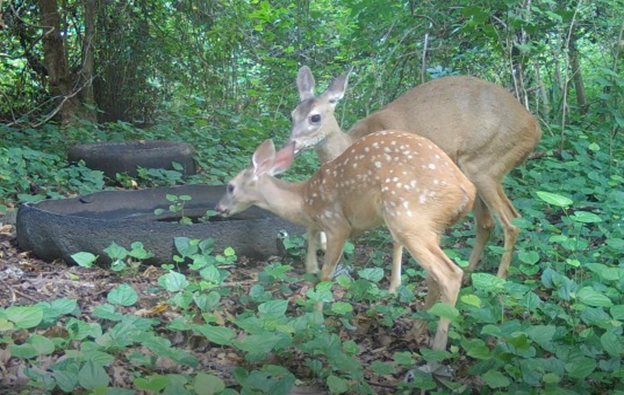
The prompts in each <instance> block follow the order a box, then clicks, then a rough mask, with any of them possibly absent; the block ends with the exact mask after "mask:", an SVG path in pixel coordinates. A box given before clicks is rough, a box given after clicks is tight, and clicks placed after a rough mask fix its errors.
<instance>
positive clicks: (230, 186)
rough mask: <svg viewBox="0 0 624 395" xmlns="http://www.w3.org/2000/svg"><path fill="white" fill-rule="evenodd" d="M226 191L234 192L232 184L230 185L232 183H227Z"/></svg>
mask: <svg viewBox="0 0 624 395" xmlns="http://www.w3.org/2000/svg"><path fill="white" fill-rule="evenodd" d="M227 192H228V193H234V185H232V184H228V186H227Z"/></svg>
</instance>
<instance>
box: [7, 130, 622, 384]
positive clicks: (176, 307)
mask: <svg viewBox="0 0 624 395" xmlns="http://www.w3.org/2000/svg"><path fill="white" fill-rule="evenodd" d="M85 128H86V129H85V130H82V131H71V132H63V133H68V134H66V135H65V137H64V138H66V139H67V140H66V141H72V140H75V139H77V136H78V135H80V134H81V133H85V132H86V131H88V132H89V134H88V135H89V136H92V137H93V140H97V139H99V138H103V136H104V135H106V136H107V137H109V138H110V137H111V136H113V137H115V138H119V139H136V138H142V139H159V138H166V137H167V136H170V135H175V136H176V138H179V139H181V140H186V141H191V142H193V143H194V144H195V145H196V146H197V148H198V155H197V159H198V163H199V164H200V167H201V168H202V171H201V172H200V174H199V175H197V176H194V177H192V178H191V179H190V180H188V181H187V182H205V183H215V184H216V183H223V182H225V181H227V179H228V178H229V177H230V176H231V175H232V174H234V173H236V172H237V171H238V170H240V169H241V168H242V167H243V166H245V165H246V164H247V163H248V158H249V155H250V153H251V151H252V150H253V149H254V148H255V146H256V145H257V143H259V142H260V141H262V140H263V139H264V138H266V137H269V135H266V133H259V132H258V129H252V130H251V131H249V132H245V133H241V134H239V135H237V137H236V138H233V137H232V135H233V133H234V132H233V131H231V130H230V131H221V132H217V131H216V130H215V129H214V128H212V127H210V126H209V125H197V124H195V125H193V127H189V128H188V129H184V130H176V131H175V133H172V131H173V127H172V126H171V127H167V126H166V125H164V126H163V125H160V126H158V127H155V128H153V129H151V130H149V129H148V130H138V129H134V128H131V127H128V125H125V124H115V125H107V126H105V127H102V126H100V127H97V128H95V131H94V130H92V129H91V128H89V125H86V126H85ZM102 128H107V130H106V133H103V132H102V131H101V129H102ZM284 130H286V129H284ZM571 131H572V132H573V133H574V134H575V137H574V139H573V140H569V141H568V142H567V144H566V145H565V147H564V149H563V150H560V149H558V148H559V143H560V138H559V137H558V136H551V135H549V134H547V135H546V136H545V137H544V139H543V141H542V143H541V145H540V148H539V151H540V152H539V157H538V158H537V159H531V160H529V161H528V162H527V164H526V165H524V166H523V167H521V168H518V169H515V170H514V171H513V172H512V174H511V175H510V176H509V177H507V179H506V182H505V187H506V191H507V193H508V195H509V196H510V197H512V198H513V200H514V205H515V206H516V207H517V208H518V210H519V211H520V212H521V213H522V215H523V217H522V218H521V219H518V220H516V221H515V224H516V225H517V226H519V227H520V228H521V232H520V236H519V240H518V243H517V251H516V254H515V257H514V264H513V265H512V268H511V274H510V277H509V279H508V280H502V279H499V278H497V277H495V276H493V275H491V274H489V273H491V272H493V271H494V266H495V264H494V263H497V262H498V261H499V260H500V256H501V254H502V252H503V251H502V248H501V247H499V246H497V245H496V243H494V242H491V243H489V244H488V249H487V251H486V253H485V256H484V258H483V260H484V262H485V263H484V264H483V265H482V266H481V267H480V270H481V272H478V273H475V274H473V276H472V284H471V285H470V286H466V287H464V288H463V289H462V291H461V295H460V299H459V302H458V304H457V306H456V307H455V308H448V307H447V306H443V305H436V306H435V307H434V308H433V309H431V310H430V311H428V312H414V311H413V310H412V308H411V307H413V305H414V304H415V303H416V304H417V300H418V299H419V298H420V297H421V296H422V295H421V292H420V291H421V288H420V287H422V272H421V271H420V270H419V269H418V266H417V265H416V264H415V263H414V262H411V261H410V263H409V264H406V265H405V266H404V268H405V269H404V281H403V283H404V284H405V285H404V286H402V288H401V289H400V291H399V293H398V296H397V297H396V298H393V297H390V296H389V295H388V293H387V292H386V291H385V289H386V287H387V285H386V283H385V276H384V273H385V272H387V270H388V268H389V266H388V265H389V262H388V256H389V253H390V251H391V249H390V248H389V246H388V243H387V242H388V239H387V235H386V234H385V233H384V232H383V231H374V232H370V233H369V234H368V235H367V236H365V237H364V238H361V239H359V240H358V241H357V243H355V244H356V245H357V246H358V247H357V248H359V249H361V250H358V251H366V253H360V254H359V255H358V254H357V253H351V254H348V256H347V262H348V263H349V264H351V266H352V270H351V271H350V272H349V273H350V274H342V275H339V276H338V277H337V278H336V279H335V281H334V285H332V284H328V283H321V284H318V285H317V286H316V287H313V286H311V285H310V283H308V282H307V281H306V280H303V279H302V278H301V277H300V276H297V275H295V274H294V273H295V272H301V271H302V270H301V268H300V266H299V267H297V268H296V270H293V265H299V263H300V262H299V261H300V260H301V259H302V247H303V243H302V241H301V239H296V238H294V239H288V240H286V241H285V242H286V246H287V248H288V249H289V251H290V252H291V253H292V256H291V258H290V260H289V261H278V262H270V263H267V264H266V265H265V266H264V267H263V268H260V269H258V275H257V277H256V278H255V279H254V280H253V282H252V283H251V284H250V285H249V287H248V288H245V287H241V286H240V285H236V284H235V283H232V282H230V281H229V279H230V278H231V275H232V272H233V271H235V270H236V265H237V264H238V262H239V260H238V259H237V257H236V254H235V251H233V250H231V249H228V250H226V251H223V252H215V251H213V249H212V244H211V241H209V240H205V241H201V242H200V241H193V240H188V239H184V238H178V239H177V243H176V245H177V247H178V255H177V256H176V257H172V260H171V264H170V265H166V266H165V267H163V268H161V269H159V270H161V271H162V274H161V275H160V277H159V278H158V281H157V283H155V284H152V288H153V292H154V294H155V295H159V296H158V302H159V303H158V305H157V306H156V307H154V310H153V311H151V313H150V314H148V315H147V316H146V315H143V314H138V313H137V311H136V310H133V309H132V307H133V306H135V305H136V304H137V303H138V301H139V300H140V298H142V297H146V295H141V294H139V293H138V292H137V290H135V289H134V288H133V287H132V286H131V285H130V284H129V281H125V280H124V278H128V277H123V276H122V277H120V281H119V285H118V286H117V287H116V288H115V289H113V290H111V291H110V292H109V293H108V294H107V303H104V304H101V305H100V306H97V308H96V309H95V310H94V311H92V312H90V311H81V309H80V308H79V304H78V303H77V302H78V301H76V300H69V299H58V300H54V301H51V302H41V303H37V304H34V305H30V306H7V307H5V308H2V309H1V310H0V333H1V335H2V337H1V338H0V344H2V348H3V349H4V350H5V352H8V353H9V355H10V356H9V358H15V359H17V360H19V361H20V363H22V364H23V365H24V366H25V367H26V370H25V372H26V374H27V376H28V378H29V382H28V383H27V384H26V386H25V387H24V388H23V393H58V392H59V391H60V392H65V393H90V394H126V393H127V394H130V393H135V392H134V390H131V389H128V388H115V387H114V385H112V384H111V383H113V382H114V380H113V375H114V374H115V373H114V369H112V368H111V366H112V365H113V362H114V361H123V364H124V366H125V367H126V369H129V370H130V371H131V374H130V375H131V377H132V378H133V380H132V387H133V388H134V389H135V390H138V391H144V392H145V393H162V394H272V395H277V394H288V393H289V391H290V390H291V388H292V387H293V386H294V385H295V384H298V383H299V381H300V380H301V381H306V382H314V383H317V384H319V385H321V386H322V387H323V388H327V389H328V390H329V391H330V392H331V393H362V394H363V393H374V392H375V391H376V389H375V388H373V387H372V386H371V383H375V382H378V381H381V380H382V379H386V380H387V379H388V377H393V378H394V379H395V383H394V384H393V385H394V390H395V391H396V392H395V393H411V392H412V391H413V390H414V388H419V389H426V390H429V391H431V392H430V393H449V392H450V391H451V390H455V391H456V393H458V394H464V393H465V394H468V393H472V392H471V391H473V389H477V390H478V391H479V392H480V393H483V394H506V393H518V394H602V393H610V394H624V386H623V385H622V377H623V376H624V367H623V366H622V357H623V356H624V341H623V340H622V339H623V337H622V335H623V333H622V328H623V327H622V322H623V321H624V300H623V299H624V294H623V292H624V218H623V216H622V213H623V212H624V177H623V176H622V175H623V174H624V172H623V171H622V170H623V169H622V163H621V161H620V159H619V158H621V157H622V154H623V152H622V149H621V148H619V149H618V148H617V147H616V148H615V149H614V148H613V146H612V144H611V143H610V142H608V141H604V140H601V139H600V138H596V137H595V136H590V135H587V134H585V133H584V131H583V130H582V129H581V128H580V127H578V128H576V129H574V127H572V129H571ZM9 132H13V131H7V130H3V135H4V137H7V138H5V139H4V141H3V142H2V144H1V145H0V150H2V155H0V203H1V204H2V205H3V206H4V207H5V209H6V208H7V207H8V208H14V207H15V206H16V204H17V203H18V202H23V201H30V200H38V199H43V198H50V197H51V198H55V197H61V196H68V195H71V194H78V193H85V192H89V191H96V190H101V189H104V188H113V187H119V186H124V185H130V184H132V185H134V186H136V185H138V186H139V187H141V186H153V185H161V184H167V183H172V182H174V183H175V182H180V181H179V179H175V180H172V179H167V178H164V179H157V178H154V177H150V175H149V174H148V173H147V172H146V173H145V174H146V176H145V178H144V179H137V180H128V179H126V178H123V177H122V178H117V179H115V180H109V179H105V178H104V177H103V176H102V174H101V173H99V172H94V171H91V170H88V169H86V168H85V167H84V166H82V165H80V164H69V163H67V162H66V160H65V159H64V154H63V152H62V150H60V149H59V148H57V149H50V148H49V147H54V146H56V147H62V146H66V144H63V141H64V138H61V136H59V133H61V132H60V131H59V130H58V129H57V130H54V131H51V132H52V135H48V137H47V139H48V141H47V142H45V143H44V142H41V141H37V139H36V138H34V136H33V138H28V133H29V132H28V131H22V132H20V133H22V135H21V136H17V135H15V134H13V135H11V133H9ZM54 136H56V137H54ZM200 136H201V138H200ZM252 136H253V137H252ZM20 141H21V142H22V143H21V144H19V145H18V144H17V143H18V142H20ZM44 147H47V148H46V149H44ZM297 162H298V164H297V166H298V167H297V168H295V169H294V170H293V171H292V173H293V174H292V175H291V177H300V178H302V177H305V176H304V175H302V174H309V172H310V170H311V169H313V168H315V166H316V162H315V159H314V158H313V156H312V155H310V156H305V157H304V158H303V159H302V160H299V159H298V160H297ZM124 183H126V184H124ZM190 226H192V225H190ZM473 235H474V230H473V229H472V227H471V226H470V227H466V226H465V225H464V226H458V227H455V228H453V229H450V230H449V231H448V232H447V234H446V236H445V238H444V248H445V251H447V253H448V254H449V256H451V257H452V258H453V259H455V260H456V261H458V263H460V264H462V263H465V259H466V257H467V255H468V253H469V250H470V244H471V243H472V239H473ZM172 236H175V235H172ZM140 242H141V241H140V240H137V243H138V244H135V245H133V246H132V247H131V249H130V250H125V249H123V247H120V246H111V248H110V249H109V250H108V252H109V255H110V259H111V265H112V266H111V268H112V269H113V270H116V271H119V272H121V273H126V276H129V277H130V278H132V276H138V275H139V273H140V272H141V271H142V270H143V268H141V266H140V262H141V260H142V259H145V257H147V256H149V251H144V249H142V245H141V244H140ZM382 247H383V248H382ZM357 248H356V250H357ZM85 253H88V252H85ZM76 258H77V259H76V260H77V261H79V262H81V263H83V264H86V265H88V262H89V258H93V257H89V255H88V254H83V255H81V256H77V257H76ZM488 263H489V264H488ZM233 301H235V302H233ZM319 301H323V302H325V306H326V307H325V312H324V315H321V314H320V313H319V312H317V311H315V309H314V308H313V306H314V305H315V304H316V303H317V302H319ZM231 303H237V304H238V308H236V309H234V310H231V309H230V308H229V307H228V306H231ZM164 311H173V312H174V314H172V315H171V314H167V315H165V314H163V312H164ZM232 311H234V313H232ZM226 313H227V314H226ZM440 316H444V317H448V318H451V319H452V321H453V324H452V326H451V332H450V334H449V338H450V341H449V344H450V346H449V348H448V351H431V350H429V349H427V348H425V347H422V348H418V347H408V346H401V344H403V343H401V342H402V341H403V340H400V341H399V340H397V339H398V337H396V336H395V337H392V336H391V338H392V339H393V341H394V342H395V346H394V347H390V348H389V349H390V350H392V351H391V352H390V354H388V357H387V358H385V359H383V360H376V361H373V362H370V361H369V360H368V359H366V358H365V356H366V355H368V354H367V353H368V352H369V351H370V350H366V349H364V348H362V346H361V345H360V344H358V343H357V342H356V341H354V340H352V339H361V338H359V337H358V336H357V335H356V333H357V328H358V325H357V323H358V322H361V321H362V320H365V321H368V322H371V321H372V322H374V323H375V325H376V326H377V327H379V328H382V329H380V331H381V332H383V333H389V334H392V333H394V332H393V331H396V330H398V329H397V328H403V327H409V325H410V323H411V322H412V321H413V319H414V318H424V319H427V320H429V321H430V322H431V327H434V325H435V322H436V321H437V318H439V317H440ZM51 328H55V330H54V331H51ZM179 336H183V341H180V338H179ZM368 336H374V335H370V334H369V335H368ZM397 341H398V342H399V343H398V344H397V343H396V342H397ZM198 344H201V345H202V347H205V348H219V349H222V350H224V352H225V353H232V354H233V355H236V356H237V358H239V359H237V360H236V362H235V363H234V365H235V367H234V370H233V372H232V375H231V377H229V376H228V377H222V376H221V375H219V374H218V373H214V372H211V371H205V370H198V369H196V368H197V367H198V366H200V365H199V363H198V358H199V354H198V351H197V350H196V348H197V345H198ZM163 358H164V359H166V360H167V361H169V363H168V364H165V366H167V367H168V368H167V367H165V368H163V365H162V364H161V362H162V361H161V359H163ZM437 361H439V362H443V363H445V364H449V365H451V366H455V367H456V368H458V369H457V371H456V372H455V375H456V377H457V380H456V381H455V382H452V381H451V382H449V383H445V384H440V383H436V382H435V381H434V380H433V379H432V377H431V376H430V375H429V374H427V373H425V372H422V371H416V374H415V376H414V380H413V382H412V383H411V384H409V385H408V384H405V383H403V382H402V381H401V380H400V378H399V377H400V376H402V375H404V373H405V372H406V371H407V370H409V369H411V368H412V367H413V366H414V365H415V364H417V363H424V362H437ZM173 366H175V368H174V367H173Z"/></svg>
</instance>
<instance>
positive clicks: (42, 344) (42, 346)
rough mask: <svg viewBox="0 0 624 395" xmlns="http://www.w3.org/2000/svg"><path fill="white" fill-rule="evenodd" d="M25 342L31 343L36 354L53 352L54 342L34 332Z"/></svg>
mask: <svg viewBox="0 0 624 395" xmlns="http://www.w3.org/2000/svg"><path fill="white" fill-rule="evenodd" d="M26 343H28V344H30V345H32V346H33V347H34V349H35V350H36V351H37V354H38V355H50V354H52V353H53V352H54V343H53V342H52V340H50V339H48V338H47V337H44V336H41V335H38V334H36V333H35V334H33V335H31V336H30V337H29V338H28V340H26Z"/></svg>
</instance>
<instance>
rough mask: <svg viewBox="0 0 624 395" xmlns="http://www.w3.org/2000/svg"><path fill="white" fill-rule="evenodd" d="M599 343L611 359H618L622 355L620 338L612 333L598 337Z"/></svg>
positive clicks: (623, 345)
mask: <svg viewBox="0 0 624 395" xmlns="http://www.w3.org/2000/svg"><path fill="white" fill-rule="evenodd" d="M600 343H601V344H602V346H603V347H604V349H605V351H606V352H607V353H608V354H609V355H611V356H612V357H618V358H619V357H622V356H623V355H624V344H622V337H621V336H616V335H615V334H614V333H613V332H605V333H604V334H603V335H602V336H600Z"/></svg>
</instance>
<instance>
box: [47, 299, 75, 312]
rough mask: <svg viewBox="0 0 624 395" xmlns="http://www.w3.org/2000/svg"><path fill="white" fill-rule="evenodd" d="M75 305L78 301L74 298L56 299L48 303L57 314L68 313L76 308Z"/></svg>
mask: <svg viewBox="0 0 624 395" xmlns="http://www.w3.org/2000/svg"><path fill="white" fill-rule="evenodd" d="M77 306H78V303H77V302H76V299H69V298H62V299H56V300H54V301H52V302H51V303H50V308H51V309H52V310H53V311H54V312H55V313H56V314H57V315H65V314H70V313H72V312H74V310H76V307H77Z"/></svg>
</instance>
